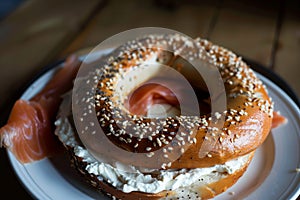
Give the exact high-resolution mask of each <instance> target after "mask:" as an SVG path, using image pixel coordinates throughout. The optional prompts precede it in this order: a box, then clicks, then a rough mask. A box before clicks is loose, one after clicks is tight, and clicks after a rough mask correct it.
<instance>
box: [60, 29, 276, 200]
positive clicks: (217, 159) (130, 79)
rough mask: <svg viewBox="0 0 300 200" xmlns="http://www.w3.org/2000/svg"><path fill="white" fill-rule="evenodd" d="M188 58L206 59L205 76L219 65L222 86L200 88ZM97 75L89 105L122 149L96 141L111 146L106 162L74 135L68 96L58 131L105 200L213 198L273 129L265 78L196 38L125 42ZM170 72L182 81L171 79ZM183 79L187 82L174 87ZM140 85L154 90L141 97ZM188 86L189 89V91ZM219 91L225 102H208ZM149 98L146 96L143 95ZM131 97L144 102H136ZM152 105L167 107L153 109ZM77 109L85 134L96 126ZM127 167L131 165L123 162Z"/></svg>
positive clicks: (201, 81) (201, 78) (107, 134)
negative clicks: (220, 88) (213, 90)
mask: <svg viewBox="0 0 300 200" xmlns="http://www.w3.org/2000/svg"><path fill="white" fill-rule="evenodd" d="M195 61H197V62H198V61H200V62H201V63H202V64H203V66H204V68H205V69H204V70H206V71H208V73H207V76H209V74H210V73H211V71H212V68H213V69H217V72H218V74H219V75H220V77H221V81H222V85H223V88H224V91H225V93H221V92H220V93H218V92H217V93H214V94H212V95H207V94H210V92H211V91H210V88H209V85H207V84H206V80H207V78H208V77H206V76H205V75H206V74H205V73H204V74H201V73H199V71H197V68H196V69H195V67H194V66H193V64H194V63H195ZM169 70H170V71H169ZM178 77H183V78H182V79H180V80H179V79H177V78H178ZM94 80H96V82H97V83H96V87H95V90H94V91H95V93H94V101H93V103H94V104H93V105H92V106H91V107H94V108H95V113H96V117H97V121H98V122H99V125H100V127H101V129H102V130H103V134H102V135H104V136H102V137H104V138H107V139H108V141H109V143H111V144H113V145H114V146H116V147H117V148H119V149H120V151H117V152H114V151H112V150H111V149H110V148H108V147H107V146H102V147H101V145H100V147H99V148H100V150H101V151H105V152H109V153H110V154H109V156H108V157H112V160H113V162H112V163H109V162H108V163H106V162H101V161H100V160H99V159H95V157H96V158H98V157H97V156H95V153H91V152H90V151H88V150H87V149H86V148H85V145H83V144H82V141H80V139H81V138H80V136H81V135H80V134H78V133H76V131H75V130H76V129H75V127H74V121H73V119H72V117H71V116H72V111H71V100H70V98H71V97H70V95H66V96H65V100H64V102H63V103H62V106H61V108H60V112H59V114H58V117H57V121H56V132H55V133H56V135H57V136H58V137H59V139H60V140H61V141H62V143H63V144H64V146H65V147H66V149H67V150H68V151H69V152H70V155H71V160H72V162H73V165H74V166H75V168H76V169H78V170H79V171H80V172H81V174H83V175H84V177H85V178H86V180H87V181H88V182H89V183H90V184H91V185H93V186H94V187H96V188H97V189H99V190H101V191H104V192H105V193H106V194H107V195H108V196H111V197H112V198H117V199H187V198H190V199H207V198H211V197H214V196H215V195H217V194H219V193H221V192H224V191H225V190H226V189H227V188H228V187H230V186H232V185H233V184H234V183H235V182H236V181H237V180H238V179H239V177H240V176H242V175H243V173H244V172H245V170H246V169H247V167H248V165H249V163H250V161H251V159H252V157H253V155H254V152H255V150H256V149H257V148H258V147H259V146H260V145H261V144H262V143H263V142H264V140H265V139H266V137H267V135H268V133H269V132H270V130H271V125H272V118H273V103H272V101H271V99H270V98H269V96H268V94H267V91H266V88H265V87H264V85H263V84H262V82H261V81H260V80H259V79H258V78H257V77H256V75H255V74H254V72H253V71H252V70H251V69H250V68H249V66H248V65H247V64H246V63H245V62H244V61H243V60H242V59H241V57H238V56H237V55H235V54H234V53H233V52H231V51H229V50H227V49H224V48H222V47H219V46H217V45H214V44H212V43H211V42H209V41H207V40H203V39H200V38H199V39H196V40H193V41H192V42H191V40H190V39H188V38H187V37H185V36H181V35H177V34H170V35H148V36H145V37H144V38H139V39H136V40H134V41H130V42H128V43H127V44H125V45H123V46H121V47H119V48H117V49H116V50H114V51H113V52H112V53H111V54H110V55H108V58H107V60H106V61H105V62H104V64H103V66H100V67H99V68H98V69H97V71H96V72H95V73H94ZM174 80H179V81H177V86H176V81H174ZM178 83H180V84H178ZM182 84H183V85H187V88H186V87H180V86H182ZM173 85H175V86H174V87H173ZM169 86H170V87H169ZM145 88H147V90H151V91H152V92H151V94H150V96H148V97H149V98H148V97H147V98H146V97H145V98H143V95H142V94H143V90H145ZM149 88H150V89H149ZM190 89H191V90H192V91H193V92H191V93H187V91H190ZM157 90H159V91H157ZM187 94H189V95H192V97H196V99H193V98H187V96H186V95H187ZM202 94H203V95H202ZM222 94H223V95H224V94H225V102H226V104H225V108H224V109H223V110H218V111H216V112H215V110H213V109H207V107H211V106H212V104H213V103H214V102H219V100H220V99H221V98H222ZM188 97H189V96H188ZM223 97H224V96H223ZM149 99H150V100H151V102H152V103H145V102H148V100H149ZM195 101H196V103H195ZM153 102H154V103H153ZM137 105H141V106H140V107H143V108H141V110H139V109H138V108H134V106H137ZM144 105H146V108H145V106H144ZM155 105H158V108H153V107H155ZM147 106H148V107H147ZM137 107H139V106H137ZM148 108H150V109H148ZM151 109H154V111H153V110H151ZM155 109H156V110H155ZM157 109H158V110H160V109H165V111H166V112H163V114H162V115H155V117H153V113H154V112H156V111H157ZM66 110H67V111H66ZM150 111H151V112H150ZM80 117H81V118H80V119H82V122H81V123H82V124H85V126H83V127H84V128H83V131H82V134H90V135H96V134H95V133H92V132H90V128H91V126H94V124H93V123H88V122H85V121H84V119H83V117H82V116H80ZM220 122H222V123H220ZM220 124H221V125H220ZM78 135H79V137H78ZM96 142H97V141H94V144H95V143H96ZM111 144H110V145H111ZM97 148H98V147H97ZM119 152H124V155H125V154H126V153H127V154H129V153H131V154H132V155H136V156H140V157H138V158H143V159H137V158H136V157H135V156H132V157H124V156H122V154H119ZM127 154H126V155H127ZM100 156H102V155H100ZM155 159H156V160H157V162H155V163H154V161H155ZM158 161H159V162H158ZM119 162H120V163H122V164H120V163H119ZM131 163H134V164H137V165H138V166H137V165H133V164H132V165H131ZM157 163H158V165H156V164H157ZM139 166H141V167H139ZM154 166H155V167H154ZM127 168H130V170H124V169H127Z"/></svg>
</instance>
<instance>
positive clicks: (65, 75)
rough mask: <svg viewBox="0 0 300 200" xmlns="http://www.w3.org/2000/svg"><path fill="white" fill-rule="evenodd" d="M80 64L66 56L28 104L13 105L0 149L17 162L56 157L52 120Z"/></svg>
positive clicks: (2, 131)
mask: <svg viewBox="0 0 300 200" xmlns="http://www.w3.org/2000/svg"><path fill="white" fill-rule="evenodd" d="M79 66H80V61H79V60H78V58H77V57H76V56H74V55H72V56H70V57H68V58H67V59H66V62H65V63H64V66H63V67H62V68H61V69H59V70H58V71H57V72H56V73H55V75H54V76H53V77H52V79H51V80H50V81H49V82H48V83H47V84H46V86H45V87H44V88H43V89H42V90H41V91H40V92H39V93H38V94H37V95H35V96H34V97H33V98H32V99H30V100H29V101H27V100H22V99H19V100H17V101H16V102H15V104H14V106H13V108H12V111H11V113H10V116H9V119H8V122H7V124H6V125H5V126H3V127H2V128H1V129H0V139H1V140H0V142H1V143H0V146H3V147H5V148H7V149H8V150H9V151H11V152H12V153H13V154H14V155H15V157H16V159H17V160H18V161H20V162H21V163H30V162H33V161H38V160H41V159H43V158H46V157H49V156H53V155H56V154H57V153H58V152H61V151H62V150H63V147H62V145H61V143H60V142H59V141H58V139H57V137H56V136H55V135H54V120H55V117H56V113H57V110H58V108H59V105H60V102H61V100H62V99H61V96H62V94H64V93H66V92H67V91H68V90H70V89H72V85H73V80H74V78H75V77H76V74H77V72H78V69H79Z"/></svg>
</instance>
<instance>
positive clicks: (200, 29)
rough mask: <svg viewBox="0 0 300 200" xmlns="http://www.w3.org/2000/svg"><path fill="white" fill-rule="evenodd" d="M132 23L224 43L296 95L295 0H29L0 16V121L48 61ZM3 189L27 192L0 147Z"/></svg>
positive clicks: (299, 91)
mask: <svg viewBox="0 0 300 200" xmlns="http://www.w3.org/2000/svg"><path fill="white" fill-rule="evenodd" d="M137 27H164V28H170V29H174V30H177V31H179V32H182V33H184V34H187V35H189V36H191V37H202V38H206V39H209V40H211V41H212V42H214V43H216V44H219V45H222V46H224V47H226V48H229V49H231V50H233V51H234V52H236V53H237V54H239V55H241V56H243V57H244V58H246V59H250V60H251V61H253V62H255V63H258V64H259V65H262V66H265V67H266V68H268V69H270V70H272V71H273V72H275V73H277V74H278V75H279V76H280V77H282V78H283V80H285V81H286V83H287V84H289V85H290V87H291V88H292V89H293V90H294V92H295V94H296V95H300V81H299V80H300V78H299V75H300V54H299V52H300V3H299V1H292V0H275V1H271V0H267V1H264V2H261V1H259V0H252V1H250V0H242V1H234V0H229V1H222V0H212V1H208V0H203V1H196V0H188V1H184V2H183V1H179V0H175V1H171V0H146V1H139V0H129V1H117V0H88V1H84V0H76V1H71V0H65V1H59V0H45V1H39V0H27V1H24V3H22V4H21V5H20V6H18V7H17V9H16V10H14V11H13V12H12V13H11V14H9V15H8V16H7V17H6V18H5V19H3V20H2V21H0V44H1V45H0V55H1V56H0V67H1V68H0V86H1V87H0V94H1V98H0V110H1V113H2V115H1V125H3V124H4V123H5V122H6V120H7V117H8V114H9V111H10V109H11V107H12V103H13V100H15V99H17V98H18V97H19V95H20V92H21V91H22V90H23V89H24V87H25V86H26V84H27V83H28V82H29V81H30V80H31V79H32V78H33V77H34V76H35V75H36V74H37V73H38V72H39V71H40V70H41V69H42V68H43V67H44V66H45V65H47V64H50V63H52V62H55V61H57V60H59V59H61V58H65V57H66V56H67V55H69V54H70V53H73V52H78V51H80V50H81V49H83V48H88V47H94V46H96V45H97V44H99V43H100V42H102V41H103V40H105V39H106V38H108V37H110V36H112V35H114V34H117V33H119V32H121V31H125V30H128V29H132V28H137ZM0 163H1V164H0V171H1V173H0V174H1V175H0V179H1V180H4V182H3V184H5V187H4V188H3V187H2V189H1V194H2V195H3V196H4V195H5V194H8V195H10V197H12V198H13V197H16V198H17V197H22V199H30V196H29V195H28V194H27V193H26V192H25V190H24V189H23V187H22V186H21V185H20V183H19V182H18V180H17V178H16V176H15V175H14V172H13V171H12V169H11V168H10V166H9V164H8V163H9V161H8V160H7V156H6V152H5V150H4V149H2V150H1V155H0Z"/></svg>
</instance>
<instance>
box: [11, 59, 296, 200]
mask: <svg viewBox="0 0 300 200" xmlns="http://www.w3.org/2000/svg"><path fill="white" fill-rule="evenodd" d="M64 62H65V59H62V60H59V61H57V62H55V63H53V64H51V65H47V66H46V67H45V68H44V69H43V70H41V71H40V72H39V73H38V74H37V75H36V76H35V77H34V78H33V79H32V81H30V82H29V83H28V84H27V85H25V87H26V88H24V89H23V93H22V95H21V97H22V96H23V95H24V94H25V93H26V91H28V90H29V89H30V87H31V86H32V85H33V84H34V83H35V82H36V81H38V80H40V79H41V78H42V77H43V76H45V75H46V74H48V73H50V72H51V71H55V70H56V69H57V68H58V67H59V66H60V65H61V64H62V63H64ZM255 73H257V74H258V75H259V76H261V77H262V79H264V80H262V81H263V82H265V81H267V82H268V84H271V85H272V86H273V87H275V88H276V91H279V92H280V93H281V94H284V96H285V98H288V101H289V102H292V103H291V105H292V107H294V108H296V109H297V111H298V113H300V108H299V106H298V105H297V103H296V102H295V101H294V99H292V98H291V97H290V96H289V95H288V94H287V93H286V91H285V90H284V89H283V88H281V87H279V86H278V85H277V84H276V83H274V82H273V81H272V80H270V79H269V78H268V77H266V76H265V75H263V74H260V73H259V72H257V71H255ZM298 136H299V134H298ZM299 137H300V136H299ZM6 152H7V155H8V158H9V162H10V165H11V167H12V168H13V171H14V173H15V175H16V176H17V178H18V180H19V182H20V183H21V185H22V186H23V188H24V189H25V190H26V192H28V194H30V195H31V196H32V197H33V198H37V197H43V196H45V195H42V196H37V193H41V192H40V191H43V190H42V189H41V190H40V191H39V192H37V191H36V190H35V191H34V192H33V191H32V189H30V188H29V187H28V186H27V185H26V182H24V179H23V178H24V177H23V178H21V177H20V174H23V175H24V173H21V171H20V170H16V165H15V164H14V160H15V158H14V156H13V154H12V153H11V152H10V151H9V150H6ZM24 168H25V167H24ZM26 173H28V171H27V170H26ZM28 176H29V177H30V175H29V174H28ZM33 182H34V181H33ZM36 185H37V186H38V184H36ZM299 186H300V183H299V184H298V189H297V188H296V189H294V190H293V191H295V192H294V194H292V196H291V195H289V196H290V198H291V199H296V198H297V197H298V196H299V195H300V187H299ZM76 189H78V188H76ZM81 192H82V191H81ZM82 193H83V192H82ZM41 194H43V193H41ZM83 194H85V193H83ZM85 195H86V194H85ZM48 198H49V199H51V198H50V197H48Z"/></svg>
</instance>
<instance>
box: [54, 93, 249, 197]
mask: <svg viewBox="0 0 300 200" xmlns="http://www.w3.org/2000/svg"><path fill="white" fill-rule="evenodd" d="M55 125H56V131H55V134H56V135H57V136H58V138H59V140H60V141H61V142H62V143H63V145H64V147H65V148H66V149H67V152H68V153H69V156H70V160H71V163H72V166H73V167H74V168H75V169H76V170H77V171H78V172H79V173H80V174H81V175H82V176H83V177H84V179H85V180H86V181H87V183H89V184H90V185H91V186H93V187H94V188H95V189H96V190H98V191H99V192H102V193H104V194H105V195H107V196H109V197H111V198H112V199H130V200H144V199H145V200H148V199H149V200H150V199H151V200H153V199H165V200H171V199H209V198H212V197H214V196H216V195H218V194H220V193H222V192H224V191H226V190H227V189H228V188H229V187H231V186H232V185H233V184H234V183H236V182H237V180H238V179H239V178H240V177H241V176H242V175H243V174H244V172H245V171H246V169H247V167H248V165H249V164H250V162H251V160H252V158H253V155H254V151H252V152H250V153H248V154H246V155H243V156H240V157H239V158H237V159H233V160H231V161H228V162H231V164H229V166H233V168H234V170H233V169H231V168H230V167H229V168H230V169H229V170H226V168H227V167H228V166H227V165H226V163H227V162H226V163H225V164H219V165H217V167H215V166H214V168H202V169H203V170H204V171H208V172H205V173H206V174H205V175H204V176H201V178H199V180H197V181H194V182H192V183H191V184H186V183H185V184H183V185H182V186H181V185H179V186H178V185H177V186H176V188H175V189H167V190H162V191H159V192H155V193H153V192H152V193H149V192H141V191H131V192H124V191H122V189H119V188H117V187H114V186H113V185H114V183H109V182H110V181H107V180H105V179H104V178H103V177H101V175H99V174H96V173H93V171H92V172H91V170H89V168H90V166H91V165H95V164H96V165H97V163H98V162H99V161H97V160H95V159H93V157H92V156H90V155H89V153H88V151H87V150H86V149H85V147H84V145H83V144H82V143H81V141H80V139H79V137H78V134H77V133H76V131H75V130H76V129H75V127H74V123H73V119H72V113H71V97H70V95H66V96H65V98H64V101H63V103H62V105H61V107H60V111H59V113H58V117H57V121H56V122H55ZM237 162H239V163H237ZM236 163H237V165H236V166H238V167H236V166H235V164H236ZM200 169H201V168H200ZM208 169H209V170H208ZM210 169H212V170H210ZM224 169H225V170H224ZM172 170H173V171H176V170H174V169H172ZM182 170H183V169H178V170H177V171H178V173H177V175H176V177H175V176H174V177H175V178H177V177H178V176H180V175H181V173H183V174H184V173H189V170H188V169H186V170H185V171H183V172H181V171H182ZM173 171H172V172H173ZM156 174H157V172H156ZM154 176H155V175H154ZM192 176H193V175H191V177H190V178H192ZM120 179H121V180H122V178H120ZM183 182H184V181H183ZM177 184H178V183H177ZM137 185H138V184H137Z"/></svg>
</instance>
